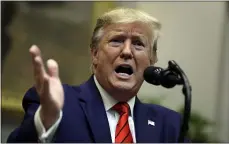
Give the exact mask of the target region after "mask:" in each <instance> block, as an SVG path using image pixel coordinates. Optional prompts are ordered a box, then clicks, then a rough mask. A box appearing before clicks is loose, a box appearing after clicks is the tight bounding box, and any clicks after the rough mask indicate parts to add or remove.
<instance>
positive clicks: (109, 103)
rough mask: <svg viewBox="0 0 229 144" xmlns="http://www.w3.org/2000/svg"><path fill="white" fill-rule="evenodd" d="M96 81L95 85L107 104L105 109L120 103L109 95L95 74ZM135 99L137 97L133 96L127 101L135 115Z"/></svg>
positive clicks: (107, 109)
mask: <svg viewBox="0 0 229 144" xmlns="http://www.w3.org/2000/svg"><path fill="white" fill-rule="evenodd" d="M94 81H95V85H96V87H97V88H98V90H99V93H100V95H101V97H102V99H103V103H104V106H105V110H106V111H109V110H110V109H111V108H112V107H113V106H114V105H115V104H117V103H118V101H117V100H116V99H114V98H113V97H112V96H111V95H109V94H108V93H107V92H106V91H105V90H104V89H103V88H102V86H101V85H100V84H99V82H98V81H97V79H96V77H95V75H94ZM135 99H136V97H135V96H134V97H133V98H131V99H130V100H129V101H128V102H127V103H128V105H129V107H130V111H131V116H132V117H133V109H134V104H135Z"/></svg>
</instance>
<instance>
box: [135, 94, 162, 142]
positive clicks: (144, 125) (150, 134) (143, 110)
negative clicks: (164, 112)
mask: <svg viewBox="0 0 229 144" xmlns="http://www.w3.org/2000/svg"><path fill="white" fill-rule="evenodd" d="M134 121H135V133H136V141H137V143H154V142H159V141H160V133H161V130H162V121H161V119H160V118H159V117H158V115H157V113H156V111H154V110H153V109H151V108H150V107H149V106H147V105H146V104H143V103H141V102H140V100H139V99H138V98H136V102H135V107H134ZM153 124H154V125H153Z"/></svg>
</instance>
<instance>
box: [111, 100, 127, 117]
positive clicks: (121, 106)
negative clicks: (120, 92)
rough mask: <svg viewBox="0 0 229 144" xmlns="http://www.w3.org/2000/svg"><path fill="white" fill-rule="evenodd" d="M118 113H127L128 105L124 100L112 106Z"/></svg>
mask: <svg viewBox="0 0 229 144" xmlns="http://www.w3.org/2000/svg"><path fill="white" fill-rule="evenodd" d="M113 109H114V110H116V111H117V112H118V113H119V114H120V115H121V114H123V113H127V114H128V113H129V105H128V103H126V102H119V103H117V104H116V105H114V107H113Z"/></svg>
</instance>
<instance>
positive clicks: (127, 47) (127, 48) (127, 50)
mask: <svg viewBox="0 0 229 144" xmlns="http://www.w3.org/2000/svg"><path fill="white" fill-rule="evenodd" d="M120 57H121V58H123V59H125V60H127V59H132V58H133V53H132V50H131V40H126V41H125V42H124V47H123V49H122V53H121V55H120Z"/></svg>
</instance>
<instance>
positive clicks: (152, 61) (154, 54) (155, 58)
mask: <svg viewBox="0 0 229 144" xmlns="http://www.w3.org/2000/svg"><path fill="white" fill-rule="evenodd" d="M157 61H158V58H157V52H154V53H153V55H152V56H151V58H150V65H154V64H155V63H157Z"/></svg>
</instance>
